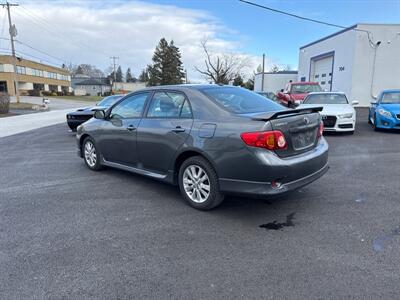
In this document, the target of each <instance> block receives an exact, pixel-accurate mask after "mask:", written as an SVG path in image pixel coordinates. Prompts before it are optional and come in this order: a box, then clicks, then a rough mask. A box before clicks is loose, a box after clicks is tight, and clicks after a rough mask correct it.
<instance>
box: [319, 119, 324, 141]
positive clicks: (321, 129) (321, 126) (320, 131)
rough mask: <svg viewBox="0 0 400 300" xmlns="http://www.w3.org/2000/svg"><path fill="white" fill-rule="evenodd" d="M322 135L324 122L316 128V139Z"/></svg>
mask: <svg viewBox="0 0 400 300" xmlns="http://www.w3.org/2000/svg"><path fill="white" fill-rule="evenodd" d="M323 134H324V122H322V121H321V122H320V123H319V128H318V138H320V137H321V136H322V135H323Z"/></svg>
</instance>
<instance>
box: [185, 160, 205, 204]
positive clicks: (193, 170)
mask: <svg viewBox="0 0 400 300" xmlns="http://www.w3.org/2000/svg"><path fill="white" fill-rule="evenodd" d="M183 188H184V190H185V192H186V195H187V196H188V197H189V198H190V199H191V200H192V201H193V202H196V203H203V202H205V201H207V199H208V197H209V196H210V191H211V184H210V179H209V178H208V175H207V173H206V171H204V169H203V168H201V167H200V166H198V165H189V166H187V168H186V169H185V171H184V172H183Z"/></svg>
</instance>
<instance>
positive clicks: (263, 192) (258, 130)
mask: <svg viewBox="0 0 400 300" xmlns="http://www.w3.org/2000/svg"><path fill="white" fill-rule="evenodd" d="M320 109H321V108H307V109H295V110H293V109H291V110H289V109H286V108H283V107H282V106H281V105H279V104H276V103H274V102H273V101H270V100H268V99H266V98H264V97H263V96H260V95H258V94H256V93H253V92H251V91H248V90H246V89H243V88H238V87H231V86H218V85H177V86H159V87H152V88H147V89H144V90H141V91H136V92H134V93H131V94H129V95H127V96H125V97H124V98H122V99H121V100H119V101H118V102H117V103H115V104H114V105H113V106H111V107H110V108H109V109H107V110H97V111H96V112H95V115H94V118H93V119H91V120H89V121H88V122H86V123H84V124H83V125H81V126H79V127H78V131H77V145H78V153H79V156H81V157H82V158H84V161H85V163H86V165H87V167H88V168H89V169H91V170H100V169H101V168H102V167H103V166H108V167H114V168H118V169H122V170H126V171H130V172H134V173H138V174H142V175H146V176H149V177H152V178H155V179H158V180H161V181H165V182H168V183H171V184H177V185H179V188H180V190H181V193H182V196H183V198H184V199H185V200H186V201H187V202H188V203H189V204H190V205H191V206H193V207H195V208H197V209H202V210H208V209H212V208H214V207H216V206H217V205H219V204H220V203H221V202H222V200H223V199H224V196H225V195H226V194H239V195H245V196H257V197H260V196H261V197H265V196H269V195H276V194H281V193H284V192H288V191H291V190H294V189H297V188H300V187H302V186H304V185H306V184H309V183H311V182H312V181H314V180H316V179H318V178H319V177H321V176H322V175H323V174H324V173H325V172H326V171H327V170H328V164H327V160H328V144H327V142H326V141H325V139H324V138H323V136H322V132H323V123H322V122H321V117H320V114H319V113H318V111H319V110H320Z"/></svg>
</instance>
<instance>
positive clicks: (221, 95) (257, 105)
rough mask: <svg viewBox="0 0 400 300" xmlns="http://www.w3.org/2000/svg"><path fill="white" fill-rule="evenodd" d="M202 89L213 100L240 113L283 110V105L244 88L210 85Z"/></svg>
mask: <svg viewBox="0 0 400 300" xmlns="http://www.w3.org/2000/svg"><path fill="white" fill-rule="evenodd" d="M201 91H202V92H203V93H204V94H205V95H206V96H208V97H209V98H211V100H214V101H215V102H217V103H218V104H220V105H222V106H224V107H225V108H226V109H228V110H229V111H231V112H234V113H238V114H246V113H256V112H269V111H278V110H282V106H281V105H279V104H277V103H275V102H273V101H272V100H269V99H268V98H265V97H263V96H261V95H259V94H257V93H254V92H251V91H249V90H246V89H243V88H236V87H210V88H204V89H201Z"/></svg>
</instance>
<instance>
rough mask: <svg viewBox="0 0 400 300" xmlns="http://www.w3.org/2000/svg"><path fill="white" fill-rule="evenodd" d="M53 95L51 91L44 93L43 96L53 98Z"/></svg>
mask: <svg viewBox="0 0 400 300" xmlns="http://www.w3.org/2000/svg"><path fill="white" fill-rule="evenodd" d="M51 93H52V92H50V91H42V95H43V96H46V97H48V96H51Z"/></svg>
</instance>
